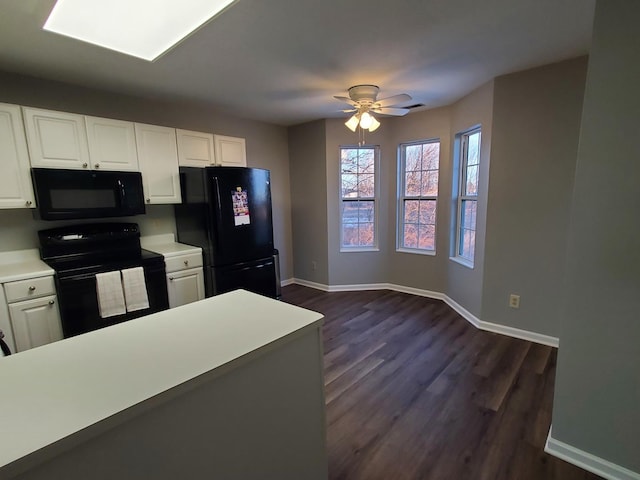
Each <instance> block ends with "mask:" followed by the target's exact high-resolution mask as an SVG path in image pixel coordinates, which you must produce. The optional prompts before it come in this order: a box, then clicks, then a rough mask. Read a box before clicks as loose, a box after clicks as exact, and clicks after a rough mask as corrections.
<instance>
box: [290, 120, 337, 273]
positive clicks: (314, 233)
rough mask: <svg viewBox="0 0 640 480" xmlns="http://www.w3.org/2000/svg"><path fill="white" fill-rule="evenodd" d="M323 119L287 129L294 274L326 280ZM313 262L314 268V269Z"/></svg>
mask: <svg viewBox="0 0 640 480" xmlns="http://www.w3.org/2000/svg"><path fill="white" fill-rule="evenodd" d="M325 136H326V132H325V122H324V120H319V121H316V122H310V123H305V124H302V125H297V126H295V127H291V128H289V155H290V159H289V160H290V166H289V169H290V172H291V207H292V208H291V213H292V217H291V219H292V220H291V221H292V225H293V263H294V268H293V274H294V277H295V278H300V279H304V280H308V281H312V282H316V283H321V284H325V285H326V284H328V283H329V261H328V257H327V255H328V247H327V202H326V201H325V198H326V196H327V176H326V147H325ZM313 262H315V265H316V268H315V269H314V268H313Z"/></svg>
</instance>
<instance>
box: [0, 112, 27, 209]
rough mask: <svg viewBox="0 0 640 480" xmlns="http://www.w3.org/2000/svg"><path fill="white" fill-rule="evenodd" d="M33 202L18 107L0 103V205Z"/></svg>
mask: <svg viewBox="0 0 640 480" xmlns="http://www.w3.org/2000/svg"><path fill="white" fill-rule="evenodd" d="M35 203H36V202H35V199H34V196H33V187H32V185H31V173H30V166H29V154H28V152H27V141H26V138H25V136H24V128H23V126H22V115H21V114H20V107H19V106H18V105H7V104H6V103H0V208H34V207H35Z"/></svg>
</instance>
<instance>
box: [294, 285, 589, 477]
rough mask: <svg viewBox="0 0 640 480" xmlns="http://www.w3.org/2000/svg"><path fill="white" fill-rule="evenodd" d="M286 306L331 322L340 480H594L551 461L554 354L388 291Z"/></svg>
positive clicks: (331, 422)
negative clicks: (548, 443)
mask: <svg viewBox="0 0 640 480" xmlns="http://www.w3.org/2000/svg"><path fill="white" fill-rule="evenodd" d="M283 300H284V301H286V302H289V303H292V304H295V305H299V306H301V307H305V308H308V309H311V310H315V311H318V312H321V313H323V314H324V315H325V325H324V349H325V350H324V362H325V364H324V365H325V367H324V368H325V393H326V403H327V443H328V454H329V478H330V479H332V480H343V479H344V480H365V479H366V480H378V479H380V480H382V479H384V480H392V479H425V480H436V479H438V480H467V479H473V480H475V479H478V480H498V479H500V480H575V479H583V480H596V479H599V478H600V477H598V476H596V475H593V474H590V473H588V472H585V471H584V470H581V469H579V468H577V467H575V466H573V465H570V464H568V463H566V462H564V461H562V460H559V459H557V458H554V457H552V456H550V455H547V454H546V453H544V451H543V448H544V443H545V441H546V437H547V433H548V431H549V424H550V422H551V407H552V400H553V384H554V377H555V362H556V351H555V349H553V348H551V347H546V346H542V345H538V344H534V343H530V342H527V341H524V340H518V339H513V338H509V337H506V336H502V335H497V334H493V333H488V332H482V331H480V330H477V329H476V328H475V327H473V326H471V325H469V324H468V323H467V322H466V321H465V320H464V319H463V318H462V317H460V316H459V315H458V314H457V313H456V312H455V311H453V310H452V309H451V308H449V307H448V306H447V305H446V304H445V303H443V302H441V301H439V300H432V299H428V298H423V297H418V296H414V295H408V294H403V293H398V292H392V291H388V290H381V291H365V292H340V293H326V292H321V291H318V290H314V289H310V288H307V287H302V286H299V285H290V286H288V287H285V288H284V289H283Z"/></svg>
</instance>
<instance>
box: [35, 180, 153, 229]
mask: <svg viewBox="0 0 640 480" xmlns="http://www.w3.org/2000/svg"><path fill="white" fill-rule="evenodd" d="M31 174H32V177H33V185H34V187H35V193H36V202H37V204H38V213H39V216H40V218H41V219H43V220H69V219H77V218H102V217H122V216H130V215H139V214H142V213H145V207H144V194H143V190H142V175H141V174H140V172H110V171H87V170H62V169H53V168H33V169H31Z"/></svg>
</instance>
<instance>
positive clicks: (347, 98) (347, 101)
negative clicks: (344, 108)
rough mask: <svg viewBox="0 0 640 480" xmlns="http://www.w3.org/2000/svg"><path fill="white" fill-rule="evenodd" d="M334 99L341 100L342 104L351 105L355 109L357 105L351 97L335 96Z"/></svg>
mask: <svg viewBox="0 0 640 480" xmlns="http://www.w3.org/2000/svg"><path fill="white" fill-rule="evenodd" d="M333 98H335V99H336V100H340V101H341V102H344V103H348V104H349V105H353V106H354V107H355V106H356V105H357V104H356V102H354V101H353V100H351V99H350V98H349V97H342V96H340V95H334V96H333Z"/></svg>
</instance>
